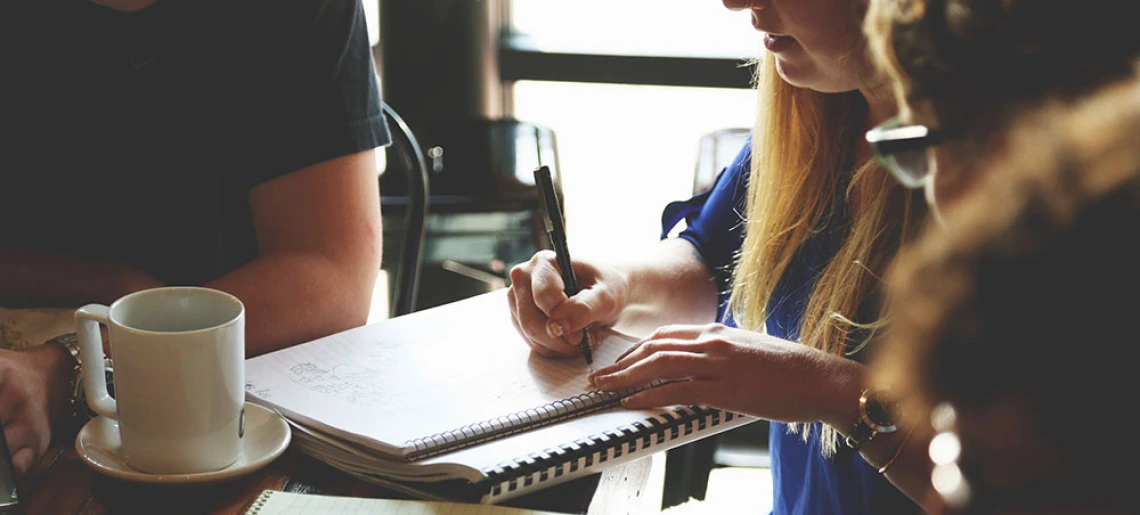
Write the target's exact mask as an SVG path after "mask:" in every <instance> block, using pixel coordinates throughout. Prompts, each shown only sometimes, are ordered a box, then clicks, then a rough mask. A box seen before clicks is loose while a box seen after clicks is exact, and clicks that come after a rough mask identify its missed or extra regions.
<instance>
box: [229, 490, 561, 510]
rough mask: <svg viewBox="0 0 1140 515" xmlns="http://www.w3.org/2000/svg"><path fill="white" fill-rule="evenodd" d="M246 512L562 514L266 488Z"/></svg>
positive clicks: (500, 507)
mask: <svg viewBox="0 0 1140 515" xmlns="http://www.w3.org/2000/svg"><path fill="white" fill-rule="evenodd" d="M245 515H560V514H558V513H556V512H552V511H540V510H528V509H524V508H511V507H506V506H487V505H485V504H466V503H453V502H440V501H410V500H404V499H369V498H363V497H341V496H333V495H317V494H301V493H295V492H283V491H280V490H264V491H262V492H261V495H259V496H258V497H257V499H256V500H254V501H253V504H252V505H251V506H250V507H249V510H246V512H245Z"/></svg>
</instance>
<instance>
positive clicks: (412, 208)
mask: <svg viewBox="0 0 1140 515" xmlns="http://www.w3.org/2000/svg"><path fill="white" fill-rule="evenodd" d="M382 107H383V109H384V115H385V116H386V117H387V118H388V128H389V129H395V130H390V132H391V133H392V138H393V141H392V145H391V146H390V147H389V148H388V149H387V156H388V160H389V166H387V170H392V169H396V168H401V169H403V171H404V172H405V175H406V177H407V210H406V213H405V216H404V231H403V235H402V241H401V244H400V250H399V251H400V258H399V260H398V262H397V264H396V271H395V279H394V280H393V281H392V285H393V286H392V288H391V289H390V290H391V302H390V304H389V313H390V316H392V317H397V316H400V315H406V314H408V313H411V312H412V311H414V310H415V305H416V296H417V295H418V294H419V283H420V273H421V269H422V268H423V261H424V240H425V239H426V236H427V213H428V197H429V194H430V193H429V192H430V187H429V181H430V178H429V170H428V165H427V159H426V157H425V155H424V152H423V149H422V148H420V144H419V141H417V140H416V136H415V134H414V133H413V132H412V129H411V128H410V127H408V124H407V123H406V122H404V119H403V118H400V115H399V114H397V113H396V110H395V109H393V108H392V106H390V105H388V104H387V103H384V104H382ZM392 164H396V166H391V165H392ZM386 254H387V253H386Z"/></svg>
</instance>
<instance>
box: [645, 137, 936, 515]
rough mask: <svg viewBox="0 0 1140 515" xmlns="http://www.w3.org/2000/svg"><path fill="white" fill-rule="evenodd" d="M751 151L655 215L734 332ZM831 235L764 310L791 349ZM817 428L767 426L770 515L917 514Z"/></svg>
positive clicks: (813, 241)
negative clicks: (695, 263) (735, 277)
mask: <svg viewBox="0 0 1140 515" xmlns="http://www.w3.org/2000/svg"><path fill="white" fill-rule="evenodd" d="M750 147H751V145H750V143H746V144H745V145H744V148H743V149H741V151H740V153H739V154H738V155H737V156H736V158H735V159H734V160H733V162H732V164H730V165H729V166H728V167H727V168H725V169H724V170H722V171H721V173H720V175H719V176H718V177H717V180H716V183H715V184H714V185H713V187H712V188H711V189H709V190H708V191H705V192H703V193H700V194H698V195H696V196H694V197H693V198H691V199H689V200H685V201H678V202H673V203H671V204H669V205H668V206H667V207H666V208H665V211H664V213H663V215H662V220H661V221H662V228H663V229H662V234H661V237H662V238H665V237H666V236H667V235H668V234H669V233H670V231H671V230H672V229H673V228H674V227H675V226H676V225H677V224H678V223H680V222H681V221H682V220H684V221H685V223H686V227H685V228H684V229H683V230H682V231H681V233H680V234H679V235H678V237H680V238H684V239H686V240H688V241H689V242H691V243H692V244H693V245H694V246H695V247H696V248H697V251H698V252H700V253H701V256H702V257H703V258H704V261H705V264H706V265H707V266H708V267H709V270H710V272H712V274H713V275H714V277H715V279H716V282H717V288H718V292H719V299H718V300H719V305H718V310H717V316H718V319H719V320H720V321H721V322H723V323H725V324H726V325H730V326H734V324H733V321H732V317H731V315H730V314H729V313H726V312H725V311H726V309H725V308H726V306H727V301H728V293H729V291H730V287H731V280H732V269H733V267H734V265H735V262H736V261H735V260H736V254H737V253H738V252H739V250H740V248H741V245H742V244H743V242H744V221H743V214H744V209H745V202H746V200H745V199H746V194H745V193H746V191H747V181H748V175H749V170H750V168H751V157H752V156H751V152H750ZM834 219H835V223H834V224H833V225H832V226H831V228H832V230H825V231H819V232H817V233H815V235H814V236H813V237H811V238H810V239H809V240H808V241H807V242H806V243H805V244H804V245H803V247H801V248H800V249H799V250H798V251H797V252H796V256H795V258H794V259H793V260H792V262H791V264H790V265H789V267H788V269H787V271H785V272H784V275H783V277H781V278H780V282H779V283H778V284H777V286H776V290H775V291H774V292H773V296H772V300H771V301H770V303H769V305H768V311H769V313H770V316H769V317H768V321H767V329H768V332H769V333H770V334H772V335H773V336H776V337H779V338H784V339H787V340H792V341H796V340H798V339H799V328H800V321H801V319H802V318H803V316H804V309H805V307H806V305H807V301H808V296H809V294H810V292H811V289H812V286H813V285H814V283H815V280H816V278H817V277H818V275H819V273H820V272H821V271H822V270H823V269H824V267H825V266H826V265H827V263H828V261H830V260H831V259H832V258H833V257H834V256H835V253H836V251H837V250H838V248H839V245H840V244H841V243H842V242H841V239H840V237H839V235H838V231H836V230H834V229H835V228H837V227H840V226H841V224H842V223H843V217H835V218H834ZM820 429H821V425H820V424H819V423H816V424H813V425H812V426H811V438H809V439H808V441H807V442H804V441H803V437H802V434H793V433H790V432H789V431H788V426H787V424H783V423H779V422H771V423H770V424H769V436H768V451H769V454H770V458H771V462H772V483H773V487H774V489H775V492H774V496H773V501H774V504H773V509H772V513H773V514H813V515H814V514H839V513H842V514H868V515H882V514H897V513H902V514H909V513H920V512H919V510H918V507H917V506H916V505H915V504H913V503H912V502H911V501H910V500H909V498H907V497H906V496H905V495H904V494H903V493H902V492H900V491H899V490H898V489H896V488H895V487H894V485H892V484H891V483H890V482H889V481H887V479H886V478H885V477H883V476H882V475H880V474H879V473H878V472H877V470H876V469H875V468H874V467H872V466H871V465H870V464H868V463H867V462H866V461H864V460H863V457H862V456H861V455H859V454H858V453H855V452H852V451H847V450H846V449H843V450H841V451H840V453H839V454H838V455H836V456H834V457H832V458H825V457H824V456H823V454H822V452H821V450H820V447H821V444H820V440H819V434H820Z"/></svg>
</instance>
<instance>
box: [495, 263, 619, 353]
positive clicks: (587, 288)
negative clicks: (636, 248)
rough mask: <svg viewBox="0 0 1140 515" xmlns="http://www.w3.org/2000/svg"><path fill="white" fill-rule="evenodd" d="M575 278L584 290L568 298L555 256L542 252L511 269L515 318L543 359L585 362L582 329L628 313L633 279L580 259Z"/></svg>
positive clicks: (508, 292)
mask: <svg viewBox="0 0 1140 515" xmlns="http://www.w3.org/2000/svg"><path fill="white" fill-rule="evenodd" d="M574 273H575V274H576V275H577V276H578V286H579V287H580V288H581V290H580V291H579V293H578V294H577V295H575V296H573V297H570V298H567V297H566V294H565V293H564V289H565V286H566V285H565V283H563V281H562V274H561V271H560V270H559V268H558V260H557V258H556V257H555V255H554V252H553V251H550V250H543V251H540V252H538V253H536V254H535V255H534V256H533V257H531V258H530V261H527V262H525V263H520V264H518V265H516V266H515V267H514V268H512V269H511V287H510V289H509V290H508V291H507V297H508V302H509V303H510V309H511V319H512V321H513V322H514V324H515V329H517V330H518V331H519V334H521V335H522V336H523V339H525V340H526V342H527V345H530V348H531V350H533V351H534V352H536V353H538V354H540V355H542V356H547V357H561V358H572V357H581V353H580V352H579V350H578V341H579V340H580V338H581V334H582V329H584V328H587V327H591V328H592V327H603V326H609V325H612V324H613V323H614V322H615V321H616V320H617V319H618V316H619V315H620V314H621V312H622V310H624V309H625V305H626V301H625V298H626V293H627V291H628V288H629V280H628V279H627V278H626V277H625V275H624V274H623V273H621V272H620V271H619V270H617V269H616V268H611V267H604V266H598V265H594V264H591V263H589V262H587V261H579V260H575V261H574ZM594 341H597V339H595V340H594Z"/></svg>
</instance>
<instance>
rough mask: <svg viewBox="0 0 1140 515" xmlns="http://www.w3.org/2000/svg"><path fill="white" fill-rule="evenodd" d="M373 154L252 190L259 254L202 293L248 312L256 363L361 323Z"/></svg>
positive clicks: (375, 196) (371, 264)
mask: <svg viewBox="0 0 1140 515" xmlns="http://www.w3.org/2000/svg"><path fill="white" fill-rule="evenodd" d="M377 177H378V176H377V168H376V154H375V152H374V151H372V150H368V151H365V152H360V153H357V154H351V155H348V156H343V157H339V158H336V159H332V160H330V161H326V162H323V163H318V164H316V165H313V166H309V167H306V168H304V169H301V170H298V171H296V172H293V173H290V174H288V175H285V176H282V177H279V178H277V179H273V180H271V181H269V182H266V183H263V184H261V185H259V186H257V187H256V188H254V190H253V191H252V192H251V193H250V206H251V209H252V212H253V221H254V229H255V230H256V233H257V240H258V257H257V258H256V259H254V260H253V261H251V262H249V263H247V264H245V265H244V266H242V267H240V268H238V269H236V270H234V271H232V272H230V273H229V274H226V275H225V276H223V277H221V278H219V279H217V280H215V281H213V282H211V283H209V284H207V285H206V286H209V287H213V288H217V289H220V290H224V291H227V292H229V293H232V294H234V295H236V296H237V297H238V298H239V299H241V300H242V302H243V303H244V304H245V307H246V354H247V355H248V356H255V355H258V354H262V353H265V352H268V351H271V350H276V349H279V348H282V347H286V346H289V345H292V344H296V343H300V342H303V341H307V340H311V339H314V338H317V337H320V336H325V335H328V334H331V333H334V332H338V331H341V330H344V329H349V328H351V327H355V326H359V325H362V324H364V323H365V322H366V321H367V318H368V311H369V306H370V303H371V300H372V290H373V286H374V285H375V282H376V277H377V275H378V274H379V272H380V252H381V221H380V190H379V183H378V181H377Z"/></svg>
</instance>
